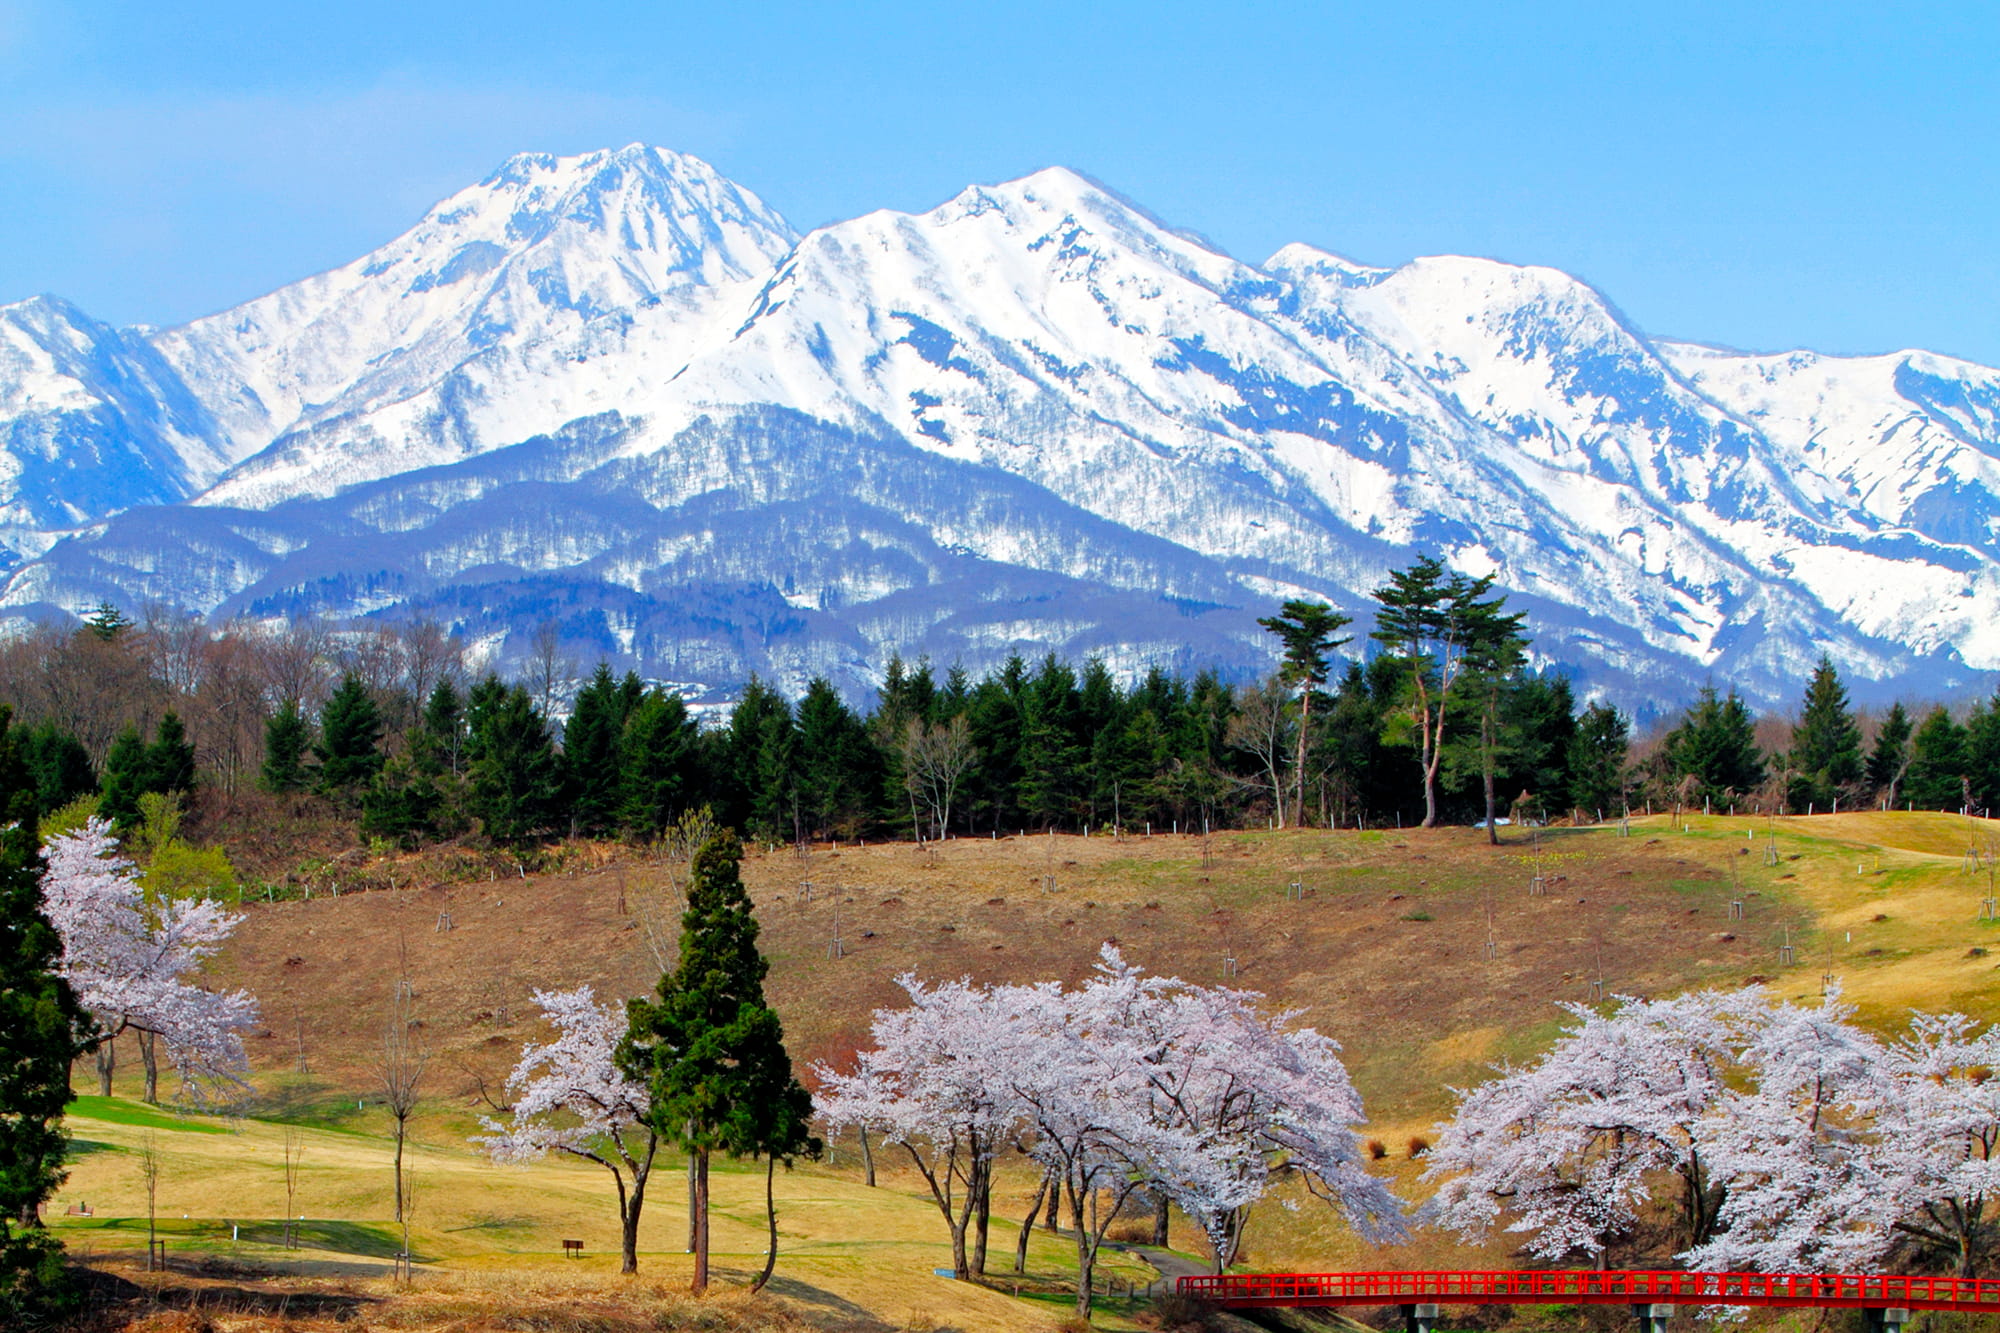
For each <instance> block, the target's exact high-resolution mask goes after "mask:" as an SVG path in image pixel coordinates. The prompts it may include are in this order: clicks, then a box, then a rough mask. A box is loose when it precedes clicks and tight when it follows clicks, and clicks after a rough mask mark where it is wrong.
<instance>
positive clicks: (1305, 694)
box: [1278, 680, 1313, 828]
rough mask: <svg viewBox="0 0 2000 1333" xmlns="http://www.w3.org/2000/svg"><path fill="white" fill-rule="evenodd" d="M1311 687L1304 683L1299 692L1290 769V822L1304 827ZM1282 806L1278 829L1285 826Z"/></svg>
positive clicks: (1310, 725)
mask: <svg viewBox="0 0 2000 1333" xmlns="http://www.w3.org/2000/svg"><path fill="white" fill-rule="evenodd" d="M1312 707H1313V687H1312V681H1310V680H1308V681H1306V683H1305V688H1304V689H1302V690H1300V691H1299V757H1298V763H1297V765H1296V766H1295V767H1294V768H1293V769H1292V822H1293V823H1294V824H1299V825H1304V823H1305V822H1306V737H1307V736H1308V734H1310V733H1311V731H1312ZM1284 816H1285V811H1284V805H1283V803H1282V802H1280V804H1279V807H1278V827H1279V828H1283V827H1284V826H1285V818H1284Z"/></svg>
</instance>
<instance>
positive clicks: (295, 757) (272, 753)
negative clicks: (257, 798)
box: [260, 699, 312, 792]
mask: <svg viewBox="0 0 2000 1333" xmlns="http://www.w3.org/2000/svg"><path fill="white" fill-rule="evenodd" d="M311 742H312V731H311V728H309V727H308V726H307V725H306V718H305V714H304V713H302V712H300V711H299V705H298V701H297V700H295V699H287V700H285V702H284V703H282V704H280V705H278V711H277V712H275V713H273V714H272V715H271V716H270V717H268V718H266V719H264V767H263V770H262V772H261V775H260V781H261V782H262V783H263V787H264V790H265V791H274V792H297V791H304V790H305V789H306V784H307V782H308V780H309V775H308V774H307V773H306V766H305V757H306V747H307V746H308V745H310V744H311Z"/></svg>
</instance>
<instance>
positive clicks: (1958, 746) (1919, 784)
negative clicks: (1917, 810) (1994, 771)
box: [1903, 707, 1967, 810]
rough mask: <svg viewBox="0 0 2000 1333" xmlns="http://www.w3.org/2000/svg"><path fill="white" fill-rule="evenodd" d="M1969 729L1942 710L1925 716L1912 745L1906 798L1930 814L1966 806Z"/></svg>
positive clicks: (1937, 709) (1906, 777)
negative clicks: (1935, 811) (1966, 740)
mask: <svg viewBox="0 0 2000 1333" xmlns="http://www.w3.org/2000/svg"><path fill="white" fill-rule="evenodd" d="M1966 774H1967V766H1966V752H1965V728H1964V727H1961V726H1959V725H1958V723H1956V722H1954V721H1952V719H1951V714H1950V713H1947V712H1945V710H1944V709H1943V708H1942V707H1939V708H1933V709H1931V711H1930V712H1929V713H1928V714H1926V715H1925V717H1924V721H1923V725H1922V726H1920V727H1918V728H1917V734H1916V735H1915V736H1914V737H1912V738H1911V741H1910V767H1909V771H1908V772H1907V773H1905V774H1904V776H1903V794H1904V796H1905V797H1906V798H1907V799H1908V800H1909V801H1910V802H1912V803H1914V804H1916V805H1920V806H1922V807H1923V808H1924V809H1926V810H1957V809H1959V808H1961V807H1962V806H1963V805H1964V804H1965V789H1966V782H1967V777H1966Z"/></svg>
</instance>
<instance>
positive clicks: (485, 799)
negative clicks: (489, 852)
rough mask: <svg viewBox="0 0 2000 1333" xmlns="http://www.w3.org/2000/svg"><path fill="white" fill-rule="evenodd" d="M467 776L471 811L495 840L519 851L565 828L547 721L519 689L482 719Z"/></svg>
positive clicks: (560, 771)
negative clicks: (475, 750)
mask: <svg viewBox="0 0 2000 1333" xmlns="http://www.w3.org/2000/svg"><path fill="white" fill-rule="evenodd" d="M471 777H472V813H473V814H475V815H476V816H478V818H479V822H480V827H481V828H482V829H483V830H484V831H485V833H486V836H487V837H489V838H491V839H492V840H493V841H494V842H496V843H500V844H502V845H503V846H510V847H519V846H523V845H525V844H528V843H531V842H535V841H538V840H539V839H542V838H546V837H549V836H550V835H552V834H556V833H560V832H562V831H563V830H564V829H566V828H567V827H568V823H569V821H568V818H567V816H566V813H565V810H564V804H563V803H564V799H565V797H566V795H567V792H566V790H565V785H564V781H563V777H564V774H563V767H562V759H561V758H560V756H558V755H557V754H556V749H555V740H554V738H553V737H552V736H551V735H550V734H549V723H548V719H547V718H545V717H543V716H542V714H541V712H540V710H538V709H537V708H536V707H535V704H534V701H533V700H532V699H531V698H529V696H528V692H527V691H526V690H524V689H522V688H520V687H519V686H516V687H515V688H513V689H511V690H508V691H507V693H506V695H505V696H504V698H503V699H502V700H501V702H500V704H499V706H498V707H496V708H494V709H492V710H491V712H490V713H489V714H488V715H487V716H486V718H485V720H484V726H483V728H482V734H481V736H480V740H479V745H478V757H477V758H475V759H474V760H473V761H472V769H471Z"/></svg>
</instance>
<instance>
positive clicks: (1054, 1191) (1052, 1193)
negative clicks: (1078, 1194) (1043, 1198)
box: [1042, 1173, 1063, 1233]
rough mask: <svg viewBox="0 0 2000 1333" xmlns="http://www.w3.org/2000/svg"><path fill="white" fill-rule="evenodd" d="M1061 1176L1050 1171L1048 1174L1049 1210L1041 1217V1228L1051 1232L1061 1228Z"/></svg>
mask: <svg viewBox="0 0 2000 1333" xmlns="http://www.w3.org/2000/svg"><path fill="white" fill-rule="evenodd" d="M1062 1193H1063V1182H1062V1178H1061V1177H1059V1176H1057V1175H1055V1174H1053V1173H1051V1174H1050V1176H1049V1211H1048V1215H1047V1216H1046V1217H1044V1218H1043V1219H1042V1229H1043V1230H1045V1231H1048V1232H1051V1233H1054V1232H1057V1231H1060V1230H1062Z"/></svg>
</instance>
